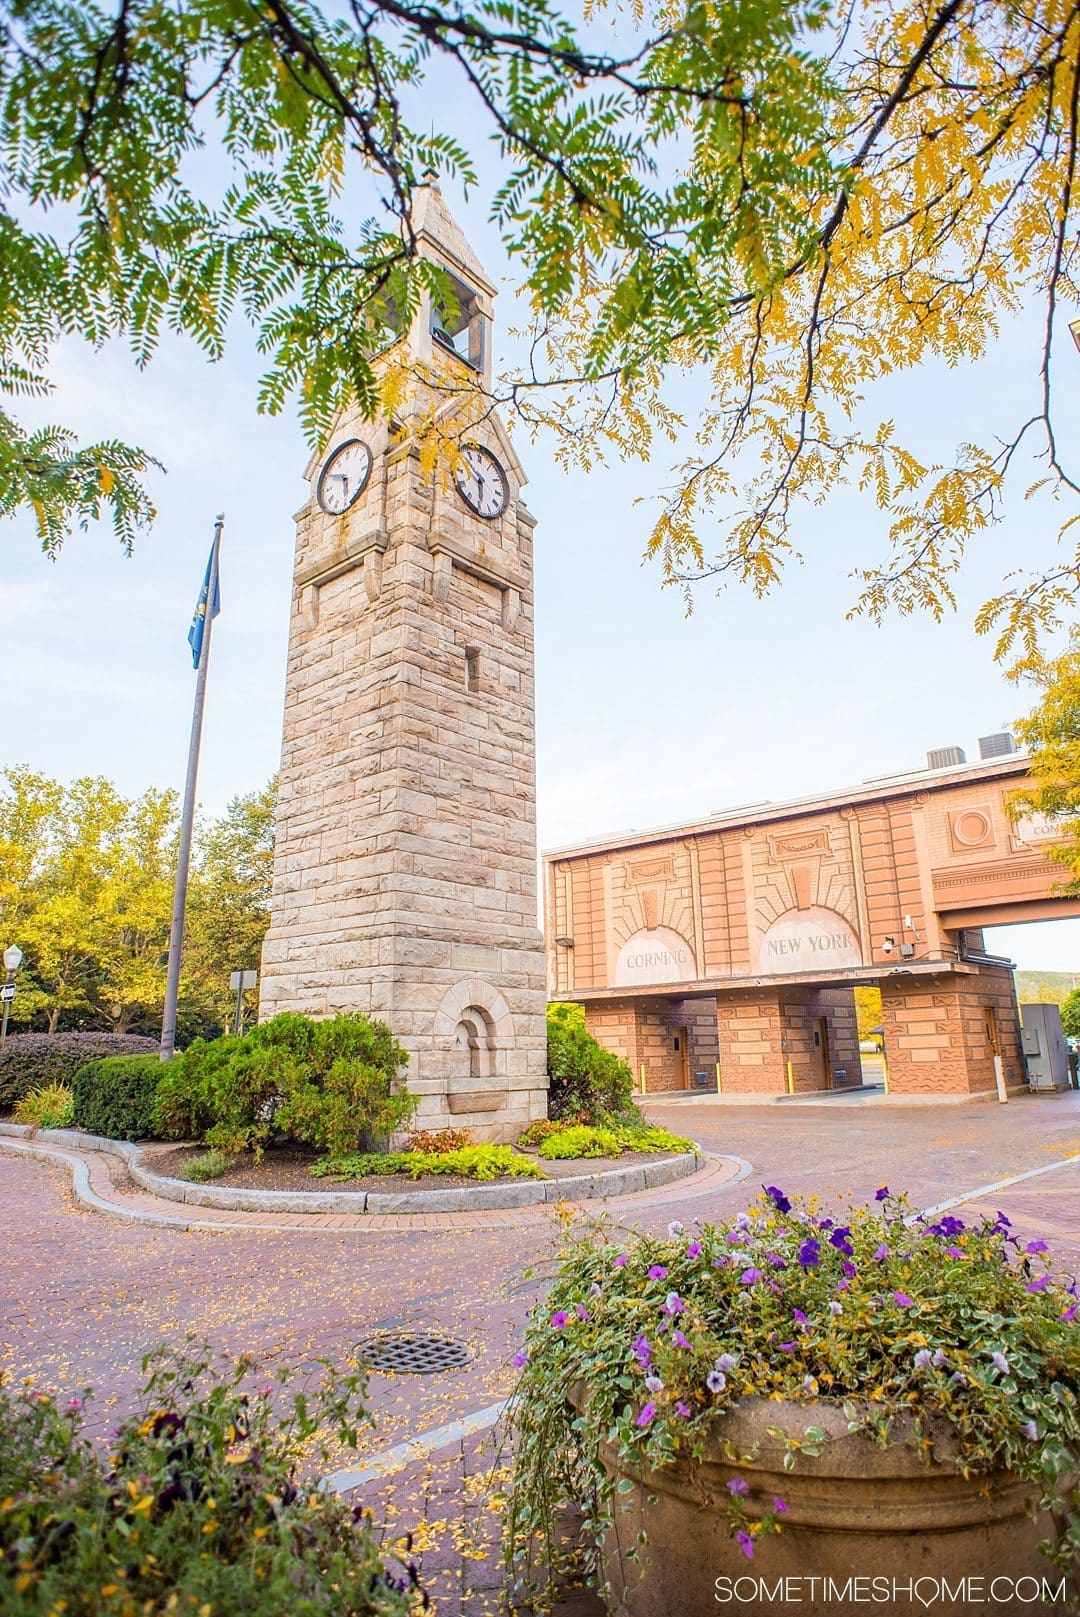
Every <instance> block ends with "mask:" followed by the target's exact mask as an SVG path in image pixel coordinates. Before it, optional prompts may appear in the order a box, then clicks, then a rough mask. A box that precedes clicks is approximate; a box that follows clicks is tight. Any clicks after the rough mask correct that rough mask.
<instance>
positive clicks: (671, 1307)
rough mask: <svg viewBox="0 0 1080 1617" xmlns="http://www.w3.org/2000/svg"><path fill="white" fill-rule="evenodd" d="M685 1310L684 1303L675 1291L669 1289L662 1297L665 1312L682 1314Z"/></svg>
mask: <svg viewBox="0 0 1080 1617" xmlns="http://www.w3.org/2000/svg"><path fill="white" fill-rule="evenodd" d="M685 1311H686V1304H685V1303H684V1302H683V1300H682V1298H681V1297H680V1296H679V1294H678V1292H677V1291H669V1292H668V1294H667V1296H666V1297H665V1299H664V1312H665V1314H682V1313H684V1312H685Z"/></svg>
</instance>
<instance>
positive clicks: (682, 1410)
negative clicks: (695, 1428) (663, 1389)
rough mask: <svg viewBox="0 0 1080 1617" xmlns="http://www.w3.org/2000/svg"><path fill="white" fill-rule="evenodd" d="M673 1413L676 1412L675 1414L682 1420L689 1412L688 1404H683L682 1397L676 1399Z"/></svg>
mask: <svg viewBox="0 0 1080 1617" xmlns="http://www.w3.org/2000/svg"><path fill="white" fill-rule="evenodd" d="M675 1413H676V1415H681V1416H682V1418H683V1420H685V1419H686V1418H687V1416H688V1415H689V1414H690V1405H689V1404H684V1403H683V1401H682V1399H681V1398H680V1399H679V1400H678V1402H677V1403H676V1405H675Z"/></svg>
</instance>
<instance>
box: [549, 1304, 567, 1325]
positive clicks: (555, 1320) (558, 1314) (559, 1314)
mask: <svg viewBox="0 0 1080 1617" xmlns="http://www.w3.org/2000/svg"><path fill="white" fill-rule="evenodd" d="M569 1318H570V1315H569V1314H564V1313H563V1311H562V1309H561V1308H559V1309H556V1311H555V1313H554V1314H552V1316H551V1329H552V1330H553V1331H563V1330H565V1329H566V1322H567V1320H568V1319H569Z"/></svg>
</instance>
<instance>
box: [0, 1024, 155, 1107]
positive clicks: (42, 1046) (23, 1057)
mask: <svg viewBox="0 0 1080 1617" xmlns="http://www.w3.org/2000/svg"><path fill="white" fill-rule="evenodd" d="M156 1050H157V1044H156V1042H155V1041H154V1040H153V1039H145V1038H142V1037H141V1036H140V1035H138V1034H135V1033H54V1034H52V1035H49V1034H45V1033H9V1034H8V1036H7V1039H6V1040H5V1043H4V1048H3V1049H2V1050H0V1112H4V1111H8V1110H9V1109H10V1108H11V1107H12V1106H14V1105H15V1103H16V1102H17V1101H19V1100H21V1099H22V1097H23V1096H24V1095H25V1094H27V1093H28V1092H29V1091H30V1090H31V1089H32V1088H33V1087H34V1085H35V1084H52V1083H63V1084H73V1083H74V1080H75V1077H76V1075H77V1073H78V1072H79V1069H80V1068H81V1067H84V1066H85V1065H86V1063H87V1062H88V1061H92V1060H93V1059H94V1058H95V1057H96V1056H121V1055H138V1054H146V1053H149V1052H151V1051H156Z"/></svg>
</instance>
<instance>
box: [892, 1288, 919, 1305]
mask: <svg viewBox="0 0 1080 1617" xmlns="http://www.w3.org/2000/svg"><path fill="white" fill-rule="evenodd" d="M893 1302H894V1303H896V1305H897V1307H898V1308H914V1307H916V1302H915V1299H914V1297H909V1296H908V1294H907V1292H906V1291H894V1292H893Z"/></svg>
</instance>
